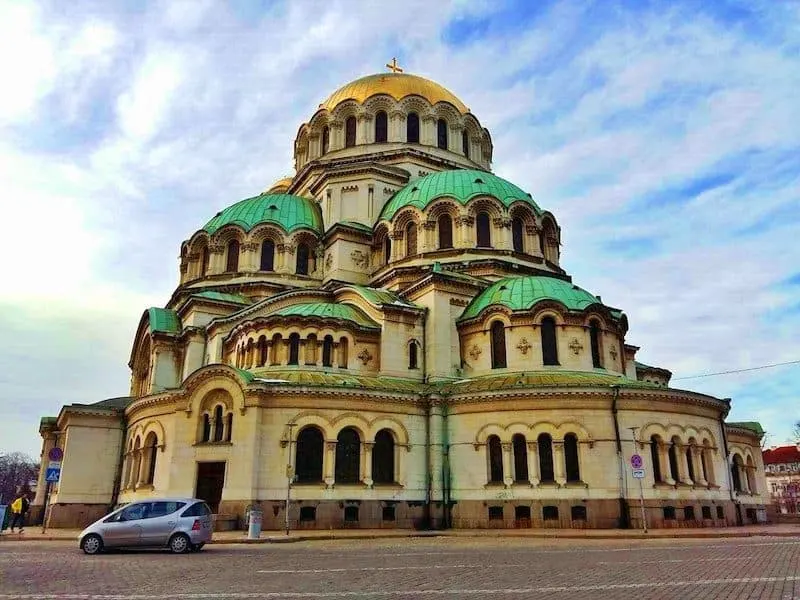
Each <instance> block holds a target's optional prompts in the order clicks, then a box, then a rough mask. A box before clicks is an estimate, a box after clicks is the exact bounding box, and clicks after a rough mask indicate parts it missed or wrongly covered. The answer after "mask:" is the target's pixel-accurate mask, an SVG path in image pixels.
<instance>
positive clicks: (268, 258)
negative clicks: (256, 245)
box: [260, 240, 275, 271]
mask: <svg viewBox="0 0 800 600" xmlns="http://www.w3.org/2000/svg"><path fill="white" fill-rule="evenodd" d="M260 269H261V270H262V271H274V270H275V242H273V241H272V240H264V241H263V242H261V265H260Z"/></svg>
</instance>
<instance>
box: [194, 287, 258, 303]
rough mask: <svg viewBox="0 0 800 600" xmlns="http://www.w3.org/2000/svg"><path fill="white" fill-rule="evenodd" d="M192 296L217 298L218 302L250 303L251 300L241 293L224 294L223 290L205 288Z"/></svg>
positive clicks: (209, 298)
mask: <svg viewBox="0 0 800 600" xmlns="http://www.w3.org/2000/svg"><path fill="white" fill-rule="evenodd" d="M192 297H194V298H205V299H207V300H217V301H219V302H230V303H232V304H252V301H251V300H250V298H248V297H247V296H242V295H241V294H226V293H224V292H215V291H213V290H206V291H204V292H198V293H196V294H192Z"/></svg>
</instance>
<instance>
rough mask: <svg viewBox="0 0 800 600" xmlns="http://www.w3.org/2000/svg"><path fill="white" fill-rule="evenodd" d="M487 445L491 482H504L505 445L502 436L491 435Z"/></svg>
mask: <svg viewBox="0 0 800 600" xmlns="http://www.w3.org/2000/svg"><path fill="white" fill-rule="evenodd" d="M486 445H487V447H488V448H489V483H503V447H502V445H501V444H500V438H499V437H497V436H496V435H490V436H489V439H487V440H486Z"/></svg>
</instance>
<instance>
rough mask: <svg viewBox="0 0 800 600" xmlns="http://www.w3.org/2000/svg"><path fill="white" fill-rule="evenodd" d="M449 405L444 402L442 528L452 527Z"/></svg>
mask: <svg viewBox="0 0 800 600" xmlns="http://www.w3.org/2000/svg"><path fill="white" fill-rule="evenodd" d="M448 408H449V407H448V405H447V404H446V403H442V506H443V511H442V529H449V528H450V430H449V426H448V423H447V416H448V415H447V414H448V412H449V411H448Z"/></svg>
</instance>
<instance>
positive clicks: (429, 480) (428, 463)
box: [422, 307, 433, 529]
mask: <svg viewBox="0 0 800 600" xmlns="http://www.w3.org/2000/svg"><path fill="white" fill-rule="evenodd" d="M427 323H428V308H427V307H425V309H424V312H423V313H422V344H423V349H422V383H423V384H427V383H428V347H429V345H428V338H427ZM432 433H433V432H432V431H431V397H430V395H429V394H427V393H426V394H425V512H424V527H425V529H431V525H432V511H431V500H432V498H431V497H432V496H433V464H432V461H433V453H432V451H431V446H432V442H433V440H432V439H431V435H432Z"/></svg>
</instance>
